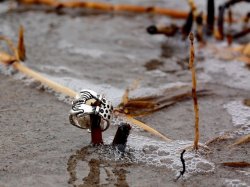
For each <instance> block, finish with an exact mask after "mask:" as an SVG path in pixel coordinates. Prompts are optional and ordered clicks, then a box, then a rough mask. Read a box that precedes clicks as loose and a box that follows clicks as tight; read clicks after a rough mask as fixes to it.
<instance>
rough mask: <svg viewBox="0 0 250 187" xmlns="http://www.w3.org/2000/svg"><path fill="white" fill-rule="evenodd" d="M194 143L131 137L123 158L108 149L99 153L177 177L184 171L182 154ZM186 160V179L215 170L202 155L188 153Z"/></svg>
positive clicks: (108, 157) (185, 156)
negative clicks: (158, 169)
mask: <svg viewBox="0 0 250 187" xmlns="http://www.w3.org/2000/svg"><path fill="white" fill-rule="evenodd" d="M111 141H112V137H110V138H109V139H108V140H107V143H111ZM192 143H193V142H191V141H183V140H176V141H171V142H163V141H158V140H154V139H151V138H147V137H144V136H137V135H131V136H129V138H128V142H127V150H128V153H126V154H125V155H123V156H121V154H120V153H119V152H118V151H115V150H113V149H107V148H106V147H105V148H104V149H100V150H99V151H100V154H103V157H104V158H105V159H108V160H113V159H115V160H124V161H127V162H132V163H138V164H140V163H143V164H146V165H149V166H155V167H165V168H168V169H170V170H172V171H173V172H174V173H175V175H176V176H177V175H179V172H180V171H181V170H182V163H181V160H180V155H181V152H182V151H183V150H184V149H187V148H190V147H192ZM184 160H185V165H186V173H185V177H189V176H191V175H194V174H205V173H210V172H213V171H214V169H215V165H214V163H211V162H209V161H208V160H206V159H205V158H203V156H202V154H200V153H195V152H193V151H187V152H186V153H185V154H184Z"/></svg>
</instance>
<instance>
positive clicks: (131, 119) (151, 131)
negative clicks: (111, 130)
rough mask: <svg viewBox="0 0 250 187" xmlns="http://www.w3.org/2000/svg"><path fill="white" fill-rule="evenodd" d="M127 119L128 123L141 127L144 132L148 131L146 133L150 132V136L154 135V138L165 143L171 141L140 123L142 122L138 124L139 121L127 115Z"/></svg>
mask: <svg viewBox="0 0 250 187" xmlns="http://www.w3.org/2000/svg"><path fill="white" fill-rule="evenodd" d="M127 119H128V120H129V121H130V122H132V123H133V124H135V125H137V126H139V127H141V128H142V129H144V130H145V131H148V132H150V133H152V134H154V135H156V136H158V137H160V138H162V139H163V140H165V141H168V142H169V141H172V140H171V139H169V138H167V137H166V136H164V135H163V134H161V133H160V132H158V131H157V130H155V129H153V128H152V127H150V126H148V125H146V124H145V123H142V122H140V121H138V120H136V119H134V118H133V117H131V116H129V115H127Z"/></svg>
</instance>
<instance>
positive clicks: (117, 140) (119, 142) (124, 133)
mask: <svg viewBox="0 0 250 187" xmlns="http://www.w3.org/2000/svg"><path fill="white" fill-rule="evenodd" d="M130 130H131V126H130V125H129V124H127V123H121V124H120V125H119V127H118V129H117V131H116V134H115V137H114V140H113V142H112V145H113V146H117V148H118V150H119V151H121V152H124V151H125V148H126V144H127V140H128V136H129V133H130Z"/></svg>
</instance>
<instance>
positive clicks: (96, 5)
mask: <svg viewBox="0 0 250 187" xmlns="http://www.w3.org/2000/svg"><path fill="white" fill-rule="evenodd" d="M19 3H23V4H42V5H47V6H51V7H55V8H89V9H96V10H102V11H117V12H124V11H126V12H134V13H151V14H160V15H166V16H170V17H173V18H179V19H183V18H186V17H187V15H188V13H187V12H185V11H180V10H173V9H168V8H161V7H154V6H150V7H146V6H139V5H125V4H123V5H122V4H120V5H113V4H111V3H103V2H88V1H77V0H75V1H74V0H73V1H66V2H59V1H56V0H19Z"/></svg>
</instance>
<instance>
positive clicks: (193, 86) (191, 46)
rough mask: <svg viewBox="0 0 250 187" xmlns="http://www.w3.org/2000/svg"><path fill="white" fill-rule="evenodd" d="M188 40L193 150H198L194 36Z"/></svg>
mask: <svg viewBox="0 0 250 187" xmlns="http://www.w3.org/2000/svg"><path fill="white" fill-rule="evenodd" d="M189 40H190V57H189V68H190V70H191V72H192V97H193V102H194V113H195V137H194V149H195V150H198V143H199V136H200V134H199V105H198V99H197V93H196V72H195V65H194V56H195V54H194V34H193V33H192V32H191V33H190V34H189Z"/></svg>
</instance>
